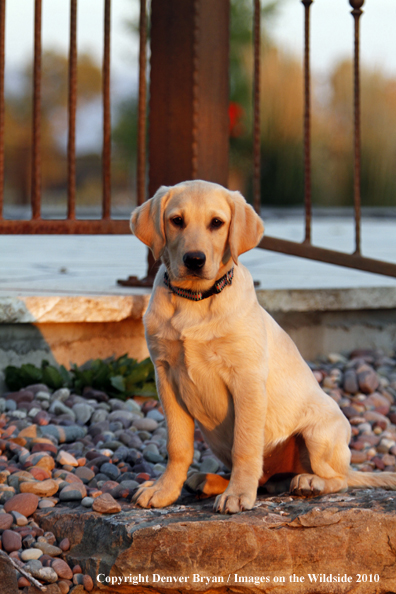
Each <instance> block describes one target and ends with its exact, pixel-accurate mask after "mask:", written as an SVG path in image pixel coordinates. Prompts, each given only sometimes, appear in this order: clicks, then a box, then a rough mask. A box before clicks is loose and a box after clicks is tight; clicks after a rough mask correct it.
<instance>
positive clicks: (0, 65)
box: [0, 0, 6, 219]
mask: <svg viewBox="0 0 396 594" xmlns="http://www.w3.org/2000/svg"><path fill="white" fill-rule="evenodd" d="M5 9H6V0H0V219H2V218H3V204H4V108H5V103H4V57H5Z"/></svg>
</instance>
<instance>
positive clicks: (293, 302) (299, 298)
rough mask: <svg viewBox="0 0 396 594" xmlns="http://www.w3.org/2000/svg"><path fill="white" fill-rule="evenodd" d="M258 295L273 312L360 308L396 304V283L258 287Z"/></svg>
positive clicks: (379, 307)
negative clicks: (348, 286) (355, 285)
mask: <svg viewBox="0 0 396 594" xmlns="http://www.w3.org/2000/svg"><path fill="white" fill-rule="evenodd" d="M257 297H258V300H259V303H260V305H262V306H263V307H264V308H265V309H267V310H268V311H270V312H314V311H350V310H355V311H357V310H367V309H376V310H379V309H393V308H395V307H396V287H362V288H356V289H309V290H305V289H290V290H279V291H267V290H261V289H258V290H257Z"/></svg>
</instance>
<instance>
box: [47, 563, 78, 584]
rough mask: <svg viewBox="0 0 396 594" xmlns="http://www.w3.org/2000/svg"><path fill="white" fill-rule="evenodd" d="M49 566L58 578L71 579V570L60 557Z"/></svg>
mask: <svg viewBox="0 0 396 594" xmlns="http://www.w3.org/2000/svg"><path fill="white" fill-rule="evenodd" d="M51 567H52V569H54V571H56V573H57V574H58V576H59V577H60V578H63V579H65V580H72V579H73V572H72V570H71V569H70V567H69V566H68V564H67V563H65V561H63V560H62V559H55V561H53V562H52V564H51Z"/></svg>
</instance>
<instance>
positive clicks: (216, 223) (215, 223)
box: [210, 217, 224, 229]
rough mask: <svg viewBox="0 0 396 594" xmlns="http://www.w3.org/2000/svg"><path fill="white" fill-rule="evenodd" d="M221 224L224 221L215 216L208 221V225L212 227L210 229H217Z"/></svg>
mask: <svg viewBox="0 0 396 594" xmlns="http://www.w3.org/2000/svg"><path fill="white" fill-rule="evenodd" d="M223 225H224V222H223V221H222V220H221V219H218V218H216V217H215V218H214V219H212V220H211V221H210V226H211V227H212V229H219V228H220V227H222V226H223Z"/></svg>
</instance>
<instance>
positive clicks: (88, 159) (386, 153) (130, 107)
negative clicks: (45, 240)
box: [5, 0, 396, 209]
mask: <svg viewBox="0 0 396 594" xmlns="http://www.w3.org/2000/svg"><path fill="white" fill-rule="evenodd" d="M281 2H282V0H274V1H267V2H265V1H264V2H263V3H262V4H263V8H262V48H261V54H262V55H261V64H262V65H261V87H262V93H261V119H262V125H261V130H262V141H261V142H262V204H263V205H276V206H290V205H298V204H302V202H303V157H302V154H303V147H302V136H303V132H302V121H303V120H302V117H303V91H302V89H303V71H302V63H301V60H300V59H297V58H296V57H294V56H293V55H289V54H287V53H285V51H284V50H282V48H281V47H277V46H276V45H275V43H274V42H273V40H272V38H271V23H272V22H273V19H274V18H276V15H277V9H278V8H279V6H280V4H281ZM252 4H253V3H252V2H251V0H231V56H230V179H229V184H230V187H232V188H233V189H235V188H237V189H240V190H241V191H242V192H243V193H244V194H245V195H246V196H247V197H248V198H249V196H250V192H251V175H252V134H251V130H252V94H251V89H252V65H253V52H252V41H251V25H252ZM127 26H128V27H129V29H130V35H131V42H132V38H133V36H135V41H136V36H137V27H136V23H127ZM361 77H362V79H361V86H362V202H363V205H366V206H389V205H394V203H395V202H394V196H395V194H396V176H395V174H394V171H395V161H396V80H395V79H392V78H389V77H387V76H385V75H384V74H383V73H381V72H380V71H378V70H376V71H372V70H368V69H367V68H365V66H364V64H362V70H361ZM312 82H313V90H312V97H313V99H312V175H313V178H312V183H313V188H312V194H313V196H312V199H313V203H314V204H316V205H326V206H350V205H351V204H352V196H353V178H352V175H353V130H352V125H353V78H352V63H351V62H348V61H346V62H342V63H339V64H337V65H336V67H335V68H334V70H333V72H332V73H330V75H329V77H328V79H327V80H326V83H325V84H323V81H321V82H320V84H318V81H317V80H316V79H315V76H313V81H312ZM101 84H102V77H101V67H100V64H97V63H96V62H95V61H94V59H93V58H92V57H91V56H90V55H88V54H80V55H79V59H78V118H77V132H78V129H79V125H80V124H81V125H82V124H84V120H86V121H85V126H86V125H87V121H88V125H89V120H90V113H91V112H93V111H95V110H96V112H98V111H99V112H100V109H101ZM42 85H43V88H42V97H43V102H42V173H43V180H42V185H43V207H44V209H45V207H46V206H50V207H57V206H58V207H59V208H64V209H66V206H65V205H66V185H67V159H66V150H67V148H66V147H67V57H66V56H64V55H61V54H59V53H56V52H55V51H51V50H47V51H45V52H44V54H43V58H42ZM31 89H32V64H31V63H27V64H26V67H25V68H24V70H23V72H22V74H21V76H20V80H19V82H18V84H17V85H14V88H13V90H12V91H8V92H7V96H6V121H5V169H6V180H5V185H6V188H5V190H6V197H5V202H6V205H27V204H28V203H29V200H30V150H31V112H32V90H31ZM136 113H137V97H136V89H131V93H130V96H129V97H127V98H125V99H123V101H122V102H118V103H117V102H116V101H115V102H114V105H113V111H112V134H113V147H112V185H113V205H114V206H115V208H116V209H117V208H120V209H122V207H123V206H124V207H125V206H127V207H128V208H129V207H130V204H131V196H132V197H134V194H135V160H136V117H137V116H136ZM99 121H100V120H99ZM92 122H93V123H92V126H97V124H96V123H95V122H94V120H92ZM99 127H100V124H99ZM99 138H100V130H99ZM83 144H84V143H82V147H81V146H80V148H79V149H78V155H77V156H78V159H77V194H78V204H79V205H80V206H81V207H89V206H91V205H93V204H95V203H98V202H100V196H101V146H100V143H91V144H89V143H88V144H87V145H86V146H85V147H84V146H83Z"/></svg>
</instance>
